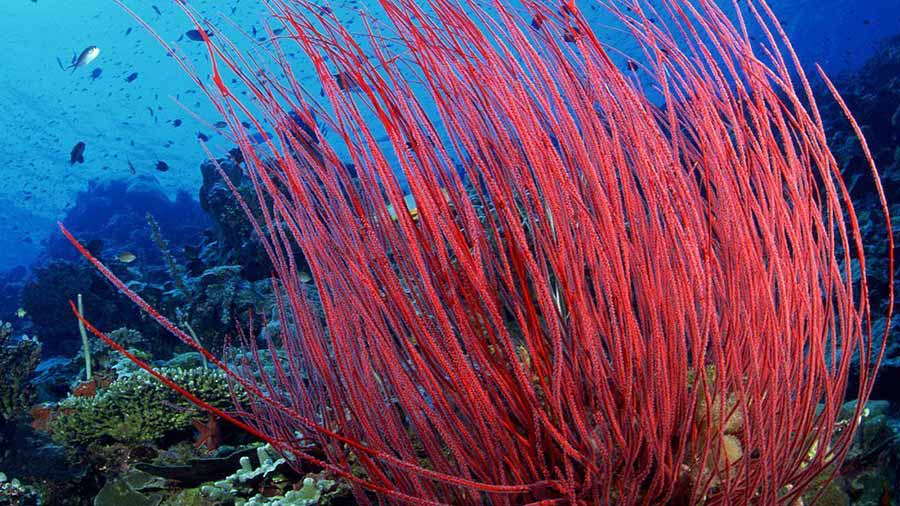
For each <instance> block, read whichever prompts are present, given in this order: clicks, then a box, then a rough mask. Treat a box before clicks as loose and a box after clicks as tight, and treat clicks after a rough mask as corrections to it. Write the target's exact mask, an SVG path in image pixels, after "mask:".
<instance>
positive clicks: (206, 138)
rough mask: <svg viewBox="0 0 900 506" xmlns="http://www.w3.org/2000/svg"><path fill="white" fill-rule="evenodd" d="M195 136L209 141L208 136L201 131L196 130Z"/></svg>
mask: <svg viewBox="0 0 900 506" xmlns="http://www.w3.org/2000/svg"><path fill="white" fill-rule="evenodd" d="M197 138H198V139H200V140H201V141H203V142H209V136H208V135H206V134H205V133H203V132H197Z"/></svg>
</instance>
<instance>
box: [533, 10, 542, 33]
mask: <svg viewBox="0 0 900 506" xmlns="http://www.w3.org/2000/svg"><path fill="white" fill-rule="evenodd" d="M543 26H544V15H543V14H540V13H538V14H535V15H534V17H533V18H531V27H532V28H534V29H535V30H540V29H541V27H543Z"/></svg>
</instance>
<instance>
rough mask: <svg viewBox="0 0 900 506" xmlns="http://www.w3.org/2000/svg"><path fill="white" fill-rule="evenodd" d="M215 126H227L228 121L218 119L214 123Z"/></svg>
mask: <svg viewBox="0 0 900 506" xmlns="http://www.w3.org/2000/svg"><path fill="white" fill-rule="evenodd" d="M213 126H215V127H216V128H225V127H227V126H228V123H226V122H224V121H216V122H215V123H214V124H213Z"/></svg>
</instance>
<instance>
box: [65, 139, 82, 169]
mask: <svg viewBox="0 0 900 506" xmlns="http://www.w3.org/2000/svg"><path fill="white" fill-rule="evenodd" d="M85 147H86V146H85V144H84V142H82V141H78V143H77V144H75V147H73V148H72V152H71V153H70V154H69V165H75V164H76V163H84V148H85Z"/></svg>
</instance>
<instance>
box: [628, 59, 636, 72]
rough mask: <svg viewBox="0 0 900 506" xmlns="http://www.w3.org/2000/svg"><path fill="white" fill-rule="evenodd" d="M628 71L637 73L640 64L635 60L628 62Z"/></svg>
mask: <svg viewBox="0 0 900 506" xmlns="http://www.w3.org/2000/svg"><path fill="white" fill-rule="evenodd" d="M627 65H628V70H630V71H632V72H635V71H636V70H637V69H638V64H637V62H635V61H634V60H628V63H627Z"/></svg>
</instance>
